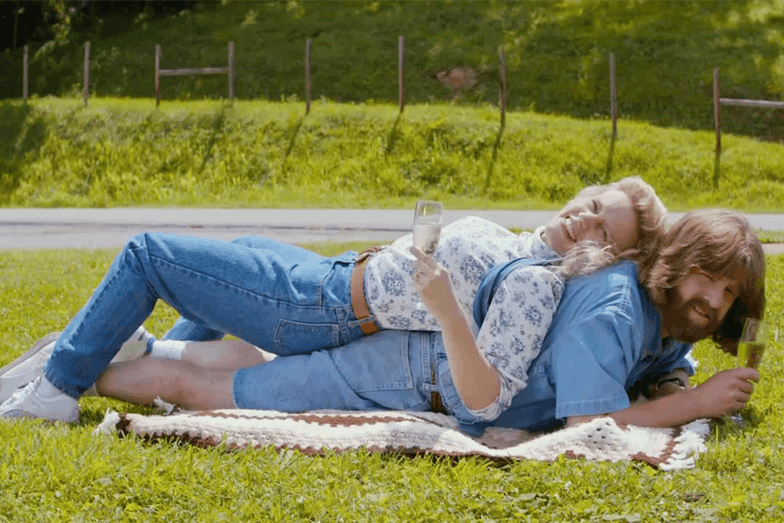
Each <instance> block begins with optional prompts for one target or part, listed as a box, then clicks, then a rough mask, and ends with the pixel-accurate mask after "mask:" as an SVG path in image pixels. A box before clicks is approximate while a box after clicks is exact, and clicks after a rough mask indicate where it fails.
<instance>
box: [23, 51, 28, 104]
mask: <svg viewBox="0 0 784 523" xmlns="http://www.w3.org/2000/svg"><path fill="white" fill-rule="evenodd" d="M29 56H30V49H29V47H28V46H24V49H22V100H24V101H25V103H26V102H27V93H28V90H27V82H28V69H29Z"/></svg>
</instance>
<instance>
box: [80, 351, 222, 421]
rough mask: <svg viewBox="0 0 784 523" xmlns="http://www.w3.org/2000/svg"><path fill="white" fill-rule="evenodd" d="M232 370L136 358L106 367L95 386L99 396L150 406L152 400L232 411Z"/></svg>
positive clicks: (189, 408) (183, 406)
mask: <svg viewBox="0 0 784 523" xmlns="http://www.w3.org/2000/svg"><path fill="white" fill-rule="evenodd" d="M233 375H234V373H233V372H232V371H227V370H209V369H205V368H199V367H196V366H193V365H190V364H188V363H185V362H183V361H168V360H159V359H155V358H149V357H145V358H140V359H138V360H133V361H127V362H123V363H116V364H113V365H110V366H109V367H107V368H106V370H105V371H104V372H103V374H101V376H100V378H98V381H96V383H95V388H96V389H97V390H98V393H99V394H100V395H101V396H108V397H112V398H116V399H121V400H124V401H129V402H131V403H135V404H137V405H145V406H152V405H153V404H154V403H153V402H154V400H155V399H156V398H160V399H162V400H163V401H166V402H168V403H173V404H175V405H178V406H180V407H182V408H184V409H187V410H208V409H231V408H234V399H233V393H232V384H233Z"/></svg>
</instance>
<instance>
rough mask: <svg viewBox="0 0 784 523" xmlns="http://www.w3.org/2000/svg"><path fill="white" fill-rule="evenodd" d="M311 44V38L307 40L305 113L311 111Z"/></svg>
mask: <svg viewBox="0 0 784 523" xmlns="http://www.w3.org/2000/svg"><path fill="white" fill-rule="evenodd" d="M310 46H311V39H310V38H308V39H307V40H306V41H305V114H309V113H310Z"/></svg>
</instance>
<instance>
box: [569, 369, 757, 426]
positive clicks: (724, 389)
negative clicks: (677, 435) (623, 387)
mask: <svg viewBox="0 0 784 523" xmlns="http://www.w3.org/2000/svg"><path fill="white" fill-rule="evenodd" d="M756 381H759V373H758V372H757V371H756V370H754V369H750V368H746V367H741V368H737V369H730V370H725V371H722V372H719V373H717V374H715V375H714V376H713V377H711V378H710V379H709V380H707V381H706V382H705V383H702V384H701V385H698V386H697V387H694V388H692V389H685V390H681V391H680V392H676V393H674V394H670V395H667V396H664V397H660V398H658V399H655V400H654V401H650V402H646V403H638V404H635V405H632V406H631V407H628V408H626V409H623V410H619V411H617V412H612V413H606V414H604V415H605V416H610V417H611V418H613V419H614V420H615V421H616V422H618V423H622V424H627V425H637V426H640V427H676V426H678V425H682V424H684V423H688V422H689V421H693V420H695V419H699V418H720V417H722V416H726V415H727V414H732V413H734V412H737V411H739V410H740V409H742V408H743V407H745V406H746V403H747V402H748V401H749V398H751V393H752V391H753V390H754V383H753V382H756ZM596 417H599V415H597V416H572V417H569V418H568V419H567V425H575V424H577V423H582V422H584V421H589V420H591V419H593V418H596Z"/></svg>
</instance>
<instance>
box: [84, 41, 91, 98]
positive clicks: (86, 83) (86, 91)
mask: <svg viewBox="0 0 784 523" xmlns="http://www.w3.org/2000/svg"><path fill="white" fill-rule="evenodd" d="M83 82H84V87H83V95H84V106H85V107H87V98H88V97H89V96H90V42H85V43H84V80H83Z"/></svg>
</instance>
